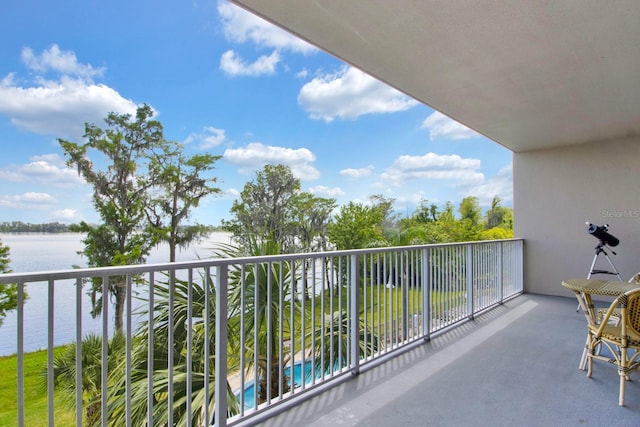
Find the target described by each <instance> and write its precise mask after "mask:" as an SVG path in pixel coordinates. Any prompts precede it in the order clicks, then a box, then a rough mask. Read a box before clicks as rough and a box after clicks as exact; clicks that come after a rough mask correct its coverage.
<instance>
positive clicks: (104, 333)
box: [100, 276, 120, 426]
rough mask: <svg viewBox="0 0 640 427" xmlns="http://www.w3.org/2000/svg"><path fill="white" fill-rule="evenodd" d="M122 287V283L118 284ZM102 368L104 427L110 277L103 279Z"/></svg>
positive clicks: (104, 416) (104, 415)
mask: <svg viewBox="0 0 640 427" xmlns="http://www.w3.org/2000/svg"><path fill="white" fill-rule="evenodd" d="M117 286H120V283H118V284H117ZM101 360H102V366H101V377H100V381H101V387H100V389H101V390H100V392H101V402H100V403H101V410H102V425H103V426H106V425H108V423H107V415H108V412H107V375H108V366H109V276H104V277H103V278H102V358H101Z"/></svg>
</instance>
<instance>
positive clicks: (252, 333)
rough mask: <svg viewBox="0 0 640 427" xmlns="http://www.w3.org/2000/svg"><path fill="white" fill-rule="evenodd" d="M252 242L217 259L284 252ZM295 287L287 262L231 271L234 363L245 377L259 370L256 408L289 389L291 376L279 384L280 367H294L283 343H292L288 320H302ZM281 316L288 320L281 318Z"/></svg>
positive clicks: (228, 249) (226, 249)
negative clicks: (287, 365)
mask: <svg viewBox="0 0 640 427" xmlns="http://www.w3.org/2000/svg"><path fill="white" fill-rule="evenodd" d="M247 242H248V243H246V244H245V246H244V247H242V248H241V247H235V246H232V245H224V246H221V247H220V248H219V250H218V251H217V255H219V256H220V255H222V256H226V257H244V256H266V255H278V254H281V253H282V248H281V246H280V245H279V244H278V243H277V242H275V241H273V240H270V239H267V240H265V241H262V242H260V241H258V240H257V239H255V238H250V239H248V241H247ZM295 281H296V279H295V268H294V267H292V265H291V263H290V262H288V261H286V262H285V261H273V262H259V263H255V264H254V265H253V266H250V267H244V268H242V267H237V268H232V269H231V270H230V271H229V307H230V309H229V310H230V314H229V315H230V327H231V328H232V329H233V330H234V331H236V333H229V337H230V340H232V342H230V347H231V349H232V350H231V352H230V356H229V357H230V358H232V357H233V358H235V359H236V360H237V362H238V364H240V363H242V364H243V365H244V366H242V369H244V370H245V372H248V371H250V370H251V369H254V370H255V373H256V375H257V379H258V382H257V386H258V402H257V403H262V402H265V401H267V400H268V398H269V396H278V395H281V394H283V393H286V392H288V391H289V389H290V384H289V379H288V378H287V375H286V374H284V373H283V374H282V375H283V378H280V372H281V370H280V366H285V365H286V364H287V363H288V362H289V353H288V352H284V351H281V349H282V346H283V343H284V342H285V341H291V342H292V343H293V340H292V339H291V338H292V335H293V325H291V321H290V319H291V318H290V316H289V314H290V313H291V310H292V309H293V310H294V313H295V317H297V318H299V316H300V314H301V310H300V308H299V304H298V303H297V301H296V300H295V298H292V297H291V291H292V288H291V286H292V283H294V285H295ZM279 313H286V314H287V315H284V316H279ZM242 341H244V348H242ZM241 360H242V362H241ZM269 379H270V382H269Z"/></svg>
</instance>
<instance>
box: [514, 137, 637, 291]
mask: <svg viewBox="0 0 640 427" xmlns="http://www.w3.org/2000/svg"><path fill="white" fill-rule="evenodd" d="M513 182H514V188H513V194H514V221H515V224H514V229H515V230H514V231H515V236H516V237H522V238H524V239H525V265H524V268H525V277H524V286H525V292H530V293H541V294H550V295H566V296H569V295H572V294H571V293H570V292H568V291H566V290H565V289H564V288H563V287H562V286H561V282H562V280H563V279H567V278H576V277H586V276H587V274H588V272H589V267H590V265H591V261H592V260H593V257H594V254H595V246H596V245H597V244H598V239H596V238H594V237H593V236H591V235H589V234H588V233H587V231H586V230H587V227H586V225H585V221H590V222H592V223H594V224H597V225H601V224H605V223H606V224H609V226H610V227H609V232H610V233H611V234H612V235H614V236H616V237H618V238H619V239H620V241H621V243H620V245H618V246H617V247H615V248H612V249H613V250H614V251H615V252H617V255H610V257H611V260H612V261H613V263H614V264H615V266H616V267H617V268H618V270H619V271H620V273H621V274H622V276H623V279H624V280H627V279H628V278H629V277H631V276H632V275H633V274H635V273H636V272H638V271H640V138H638V137H636V138H628V139H624V140H616V141H602V142H597V143H588V144H581V145H575V146H568V147H562V148H556V149H548V150H539V151H532V152H525V153H514V172H513ZM597 267H601V268H602V269H604V268H605V267H606V268H608V267H609V265H608V263H607V261H606V259H605V258H604V257H603V256H600V257H599V261H598V264H597ZM594 277H596V276H594ZM606 277H607V276H597V278H606ZM611 278H613V279H615V277H611Z"/></svg>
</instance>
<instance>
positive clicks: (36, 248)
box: [0, 232, 231, 356]
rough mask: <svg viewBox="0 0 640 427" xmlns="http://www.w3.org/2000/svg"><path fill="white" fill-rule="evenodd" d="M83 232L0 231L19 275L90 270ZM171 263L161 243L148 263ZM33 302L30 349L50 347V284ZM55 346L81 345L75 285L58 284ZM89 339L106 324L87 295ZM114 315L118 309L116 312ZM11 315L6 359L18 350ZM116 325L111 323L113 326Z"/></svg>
mask: <svg viewBox="0 0 640 427" xmlns="http://www.w3.org/2000/svg"><path fill="white" fill-rule="evenodd" d="M83 237H84V236H83V235H82V234H77V233H55V234H53V233H0V240H1V241H2V243H3V245H6V246H9V248H10V251H11V253H10V259H11V263H10V267H11V269H12V270H13V271H14V272H15V273H23V272H36V271H55V270H67V269H70V268H73V266H74V265H78V266H81V267H86V262H85V260H84V258H83V257H82V256H80V255H78V252H79V251H82V249H83V247H84V246H83V244H82V239H83ZM230 237H231V235H230V234H229V233H224V232H217V233H212V234H211V235H210V236H209V237H208V238H207V239H204V240H203V241H202V242H200V243H197V244H195V245H193V246H191V247H190V248H188V249H187V250H182V251H178V253H177V254H176V261H191V260H196V259H198V258H209V257H210V256H211V254H212V250H213V248H214V247H215V246H216V245H217V244H220V243H230ZM168 260H169V247H168V246H167V245H161V246H159V247H158V248H155V249H154V250H153V251H152V252H151V254H150V255H149V257H147V262H148V263H150V264H155V263H164V262H168ZM26 291H27V294H28V295H29V299H28V300H27V301H26V302H25V305H24V350H25V351H34V350H38V349H41V348H46V346H47V317H48V316H47V284H46V283H35V284H30V285H27V289H26ZM54 306H55V312H54V325H55V332H54V343H55V345H61V344H67V343H70V342H72V341H75V333H76V332H75V331H76V326H75V325H76V314H75V313H76V311H75V286H73V283H71V284H68V285H65V284H62V283H61V284H58V285H57V286H56V287H55V292H54ZM82 306H83V307H82V316H83V318H82V330H83V335H85V334H87V333H90V332H95V333H100V332H101V331H102V320H101V319H100V318H96V319H92V318H91V315H90V314H89V312H90V310H91V301H90V299H89V297H88V296H87V295H86V292H83V301H82ZM111 311H113V310H111ZM16 317H17V316H16V311H15V310H14V311H11V312H9V313H8V314H7V317H6V318H5V319H4V324H3V325H2V326H0V356H3V355H8V354H13V353H15V352H16V342H17V318H16ZM112 324H113V321H112V319H110V320H109V326H110V327H111V325H112Z"/></svg>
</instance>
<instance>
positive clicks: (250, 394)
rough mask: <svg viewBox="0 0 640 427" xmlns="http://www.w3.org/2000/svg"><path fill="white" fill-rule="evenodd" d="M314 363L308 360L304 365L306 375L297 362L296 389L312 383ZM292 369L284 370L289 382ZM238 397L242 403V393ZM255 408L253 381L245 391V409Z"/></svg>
mask: <svg viewBox="0 0 640 427" xmlns="http://www.w3.org/2000/svg"><path fill="white" fill-rule="evenodd" d="M312 367H313V363H312V361H311V360H306V361H305V363H304V374H303V370H302V362H297V363H296V364H295V365H294V368H293V382H294V384H295V387H300V386H301V385H302V383H303V381H304V384H310V383H311V372H312ZM290 373H291V367H290V366H287V367H285V368H284V374H285V375H286V376H287V380H288V381H291V379H290ZM321 376H322V373H321V372H320V371H317V372H316V379H317V378H320V377H321ZM236 397H237V398H238V402H240V392H239V391H238V392H237V393H236ZM254 406H255V383H254V382H253V381H252V382H251V383H250V384H249V385H247V387H245V389H244V408H245V409H253V407H254Z"/></svg>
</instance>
